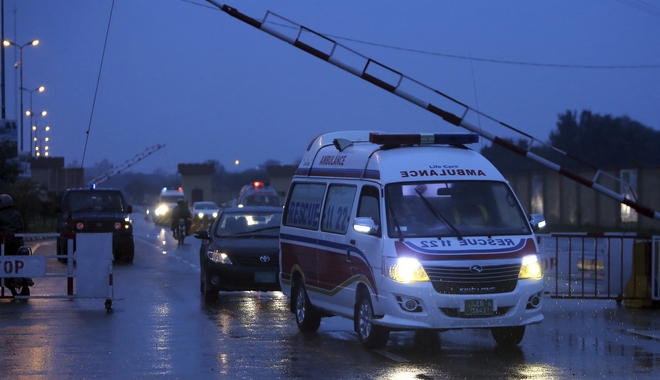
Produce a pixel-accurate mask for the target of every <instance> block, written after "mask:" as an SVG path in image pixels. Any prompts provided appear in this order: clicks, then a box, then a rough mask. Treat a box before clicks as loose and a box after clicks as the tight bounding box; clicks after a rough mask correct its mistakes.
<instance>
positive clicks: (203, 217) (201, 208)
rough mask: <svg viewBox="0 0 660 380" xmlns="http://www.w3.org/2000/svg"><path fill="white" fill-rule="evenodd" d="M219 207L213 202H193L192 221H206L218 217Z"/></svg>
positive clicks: (208, 221)
mask: <svg viewBox="0 0 660 380" xmlns="http://www.w3.org/2000/svg"><path fill="white" fill-rule="evenodd" d="M219 211H220V207H219V206H218V205H217V204H216V203H215V202H195V203H193V207H192V217H193V222H198V221H199V222H201V223H203V222H205V221H206V222H207V223H210V222H211V221H213V220H215V218H217V217H218V213H219Z"/></svg>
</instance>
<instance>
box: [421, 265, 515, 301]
mask: <svg viewBox="0 0 660 380" xmlns="http://www.w3.org/2000/svg"><path fill="white" fill-rule="evenodd" d="M424 269H425V270H426V273H427V274H428V276H429V279H430V280H431V283H432V284H433V288H435V290H436V291H437V292H438V293H441V294H493V293H509V292H512V291H513V290H514V289H515V288H516V285H517V284H518V274H519V273H520V264H507V265H491V266H479V265H472V266H464V267H425V268H424Z"/></svg>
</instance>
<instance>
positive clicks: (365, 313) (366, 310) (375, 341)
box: [354, 288, 390, 349]
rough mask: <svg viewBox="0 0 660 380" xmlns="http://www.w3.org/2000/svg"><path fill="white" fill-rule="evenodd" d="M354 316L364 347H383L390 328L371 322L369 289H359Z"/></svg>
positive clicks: (371, 310)
mask: <svg viewBox="0 0 660 380" xmlns="http://www.w3.org/2000/svg"><path fill="white" fill-rule="evenodd" d="M354 318H355V324H356V326H355V327H356V331H357V335H358V339H359V340H360V343H362V346H363V347H364V348H369V349H380V348H383V347H385V345H386V344H387V340H388V339H389V338H390V330H388V329H386V328H385V327H382V326H378V325H375V324H374V323H373V319H374V308H373V306H372V305H371V297H369V291H367V290H366V289H364V288H362V289H361V290H359V294H358V299H357V304H356V307H355V317H354Z"/></svg>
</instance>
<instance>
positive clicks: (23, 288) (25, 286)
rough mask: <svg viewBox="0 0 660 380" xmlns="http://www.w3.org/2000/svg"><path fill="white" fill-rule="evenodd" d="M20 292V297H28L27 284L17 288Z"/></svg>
mask: <svg viewBox="0 0 660 380" xmlns="http://www.w3.org/2000/svg"><path fill="white" fill-rule="evenodd" d="M19 288H20V289H21V290H20V292H19V293H18V294H19V295H21V296H29V295H30V287H29V286H27V284H23V285H21V286H20V287H19Z"/></svg>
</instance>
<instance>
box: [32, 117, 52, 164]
mask: <svg viewBox="0 0 660 380" xmlns="http://www.w3.org/2000/svg"><path fill="white" fill-rule="evenodd" d="M32 129H33V130H34V143H35V147H34V156H35V157H41V156H44V157H48V145H46V144H47V143H48V141H50V137H48V135H46V134H45V132H48V131H50V126H48V125H47V126H45V127H44V129H43V131H44V136H43V137H42V138H39V127H37V126H36V125H34V126H33V127H32Z"/></svg>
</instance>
